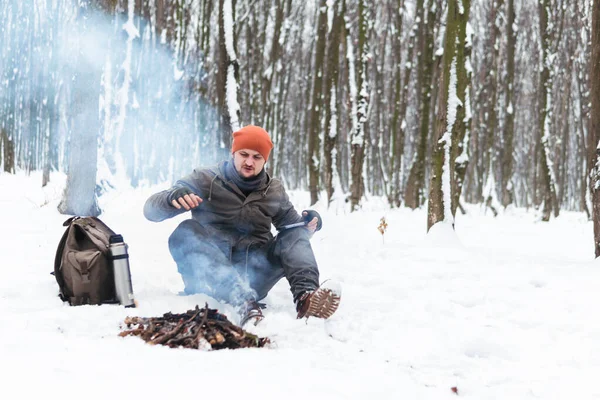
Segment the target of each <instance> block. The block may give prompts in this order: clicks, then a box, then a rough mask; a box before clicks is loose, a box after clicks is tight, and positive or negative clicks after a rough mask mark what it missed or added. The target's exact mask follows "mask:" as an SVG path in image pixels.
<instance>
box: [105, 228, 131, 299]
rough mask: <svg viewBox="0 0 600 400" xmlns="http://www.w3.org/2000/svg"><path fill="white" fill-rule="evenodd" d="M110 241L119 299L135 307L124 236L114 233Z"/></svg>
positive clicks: (110, 252)
mask: <svg viewBox="0 0 600 400" xmlns="http://www.w3.org/2000/svg"><path fill="white" fill-rule="evenodd" d="M108 243H109V244H108V251H109V254H110V259H111V261H112V265H113V270H114V275H115V291H116V294H117V300H119V303H121V305H124V306H125V307H135V301H134V299H133V286H132V285H131V271H130V270H129V254H128V253H127V244H126V243H125V242H123V236H121V235H112V236H111V237H110V239H109V241H108Z"/></svg>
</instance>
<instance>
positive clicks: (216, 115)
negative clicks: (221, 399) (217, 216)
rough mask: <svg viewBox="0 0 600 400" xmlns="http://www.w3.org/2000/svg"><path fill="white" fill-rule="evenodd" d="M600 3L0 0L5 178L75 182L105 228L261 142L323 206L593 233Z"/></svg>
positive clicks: (75, 192)
mask: <svg viewBox="0 0 600 400" xmlns="http://www.w3.org/2000/svg"><path fill="white" fill-rule="evenodd" d="M598 3H599V1H598V0H593V1H590V0H569V1H567V0H540V1H528V0H479V1H470V0H378V1H368V0H337V1H334V0H307V1H292V0H214V1H205V0H170V1H167V0H136V1H128V0H1V2H0V4H1V5H0V20H1V21H2V27H1V30H0V40H1V41H0V54H1V57H0V76H1V80H0V82H1V89H0V138H1V140H0V145H1V152H0V160H1V165H2V168H3V171H5V172H6V173H15V172H16V171H28V172H29V171H34V170H43V171H44V174H43V177H44V178H43V182H40V185H45V184H46V183H47V182H48V179H49V178H50V171H63V172H65V173H67V176H68V181H67V189H66V191H65V195H64V199H63V202H62V203H61V206H60V207H61V211H62V212H65V213H72V214H87V215H94V214H98V213H99V210H98V208H97V201H96V197H97V196H99V195H101V193H102V190H105V189H107V188H108V187H110V186H111V185H112V183H111V182H112V180H113V178H114V177H115V176H117V175H119V174H121V175H122V177H125V178H126V179H127V180H128V182H129V183H130V184H131V185H132V186H134V187H137V186H139V185H149V184H155V183H159V182H165V181H173V180H175V179H177V178H178V177H179V176H181V175H183V174H187V173H188V172H190V171H191V169H192V168H194V167H196V166H198V165H209V164H212V163H214V162H216V161H219V160H220V159H223V158H225V157H228V154H229V146H230V144H231V133H232V130H235V129H236V128H237V127H239V126H243V125H247V124H254V125H260V126H263V127H264V128H265V129H267V131H269V132H270V134H271V135H272V137H273V142H274V143H275V151H274V152H273V156H272V158H271V159H269V163H268V164H267V168H268V171H269V172H270V173H271V174H273V175H275V176H278V177H280V178H281V179H283V181H284V183H285V185H286V187H287V188H289V189H302V190H307V191H309V192H310V195H311V202H312V203H316V202H317V201H320V200H323V201H326V202H329V201H332V200H333V199H340V198H341V199H344V200H345V201H347V202H348V203H349V205H350V207H351V209H352V210H357V209H359V208H360V206H361V202H362V201H364V199H365V198H368V197H369V196H384V197H385V198H387V200H388V202H389V204H390V206H392V207H410V208H413V209H414V208H419V207H423V206H428V209H429V213H428V219H429V221H428V225H429V226H431V225H432V224H434V223H435V222H437V221H440V220H448V219H449V218H452V215H454V214H455V213H456V211H457V210H460V209H461V208H462V206H461V204H462V203H464V202H467V203H477V204H483V205H485V206H486V207H489V208H490V210H492V211H493V212H494V213H495V212H496V211H497V210H498V209H499V208H501V207H506V206H509V205H514V206H516V207H525V208H535V209H539V210H540V215H541V218H542V219H543V220H548V219H550V218H551V217H552V216H556V215H558V214H559V212H560V210H574V211H582V212H586V213H587V214H588V216H590V217H592V212H593V208H594V207H593V205H594V199H595V193H593V191H592V190H590V187H592V188H593V187H595V186H594V182H595V181H596V179H595V174H594V173H593V172H594V171H595V170H594V168H593V167H594V165H595V164H596V160H595V157H596V153H597V151H596V150H595V149H596V148H597V143H598V137H599V136H600V123H599V122H598V120H599V118H600V111H599V110H600V94H599V93H600V88H599V83H598V77H599V76H600V71H599V69H600V59H599V57H600V51H599V49H598V48H599V47H600V39H599V33H598V32H599V30H600V29H599V26H598V24H599V23H600V22H599V20H600V17H599V13H600V10H599V5H598ZM599 211H600V210H599Z"/></svg>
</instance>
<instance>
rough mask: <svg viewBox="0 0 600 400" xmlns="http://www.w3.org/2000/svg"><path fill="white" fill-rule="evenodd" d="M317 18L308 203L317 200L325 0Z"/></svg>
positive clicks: (309, 141) (321, 1)
mask: <svg viewBox="0 0 600 400" xmlns="http://www.w3.org/2000/svg"><path fill="white" fill-rule="evenodd" d="M318 10H319V11H318V15H319V16H318V19H317V42H316V44H315V52H316V54H315V62H314V64H313V65H314V66H313V68H312V71H313V75H312V78H313V80H312V101H311V108H310V121H309V130H308V155H309V159H308V190H309V192H310V205H313V204H315V203H316V202H317V201H319V169H320V160H321V157H319V153H320V150H321V144H320V139H319V135H320V134H321V130H322V127H321V114H322V111H323V75H324V72H325V44H326V39H327V38H326V34H327V0H320V5H319V7H318Z"/></svg>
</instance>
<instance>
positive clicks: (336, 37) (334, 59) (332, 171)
mask: <svg viewBox="0 0 600 400" xmlns="http://www.w3.org/2000/svg"><path fill="white" fill-rule="evenodd" d="M333 13H334V15H333V21H332V26H331V34H330V36H329V43H328V45H327V74H326V77H327V80H326V83H325V93H324V95H325V101H324V107H325V140H324V143H323V158H324V159H325V166H324V171H323V178H324V181H325V182H324V183H325V190H326V191H327V204H330V203H331V200H332V198H333V194H334V190H335V187H334V176H338V174H337V172H336V170H337V165H336V164H337V162H336V161H337V151H336V145H337V143H338V132H339V123H338V112H337V108H338V103H339V101H338V100H337V97H338V95H337V93H338V90H337V82H338V79H339V68H340V50H339V47H340V45H341V44H342V43H343V41H344V39H345V36H343V35H344V33H345V30H346V29H345V28H344V14H345V13H346V0H341V1H340V2H338V3H337V4H336V5H335V6H334V9H333ZM338 179H339V178H338Z"/></svg>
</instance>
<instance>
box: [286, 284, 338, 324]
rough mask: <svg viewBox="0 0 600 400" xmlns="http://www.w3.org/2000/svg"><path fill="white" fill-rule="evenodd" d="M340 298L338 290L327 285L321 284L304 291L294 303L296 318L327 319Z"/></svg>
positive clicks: (334, 309) (336, 306)
mask: <svg viewBox="0 0 600 400" xmlns="http://www.w3.org/2000/svg"><path fill="white" fill-rule="evenodd" d="M340 299H341V295H340V291H338V290H335V289H332V288H329V287H323V286H321V287H319V288H318V289H317V290H315V291H313V292H306V293H304V294H302V296H300V298H299V299H298V302H297V303H296V311H298V317H297V318H298V319H300V318H304V317H306V318H308V317H317V318H324V319H327V318H329V317H331V316H332V315H333V313H335V311H336V310H337V309H338V307H339V305H340Z"/></svg>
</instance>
